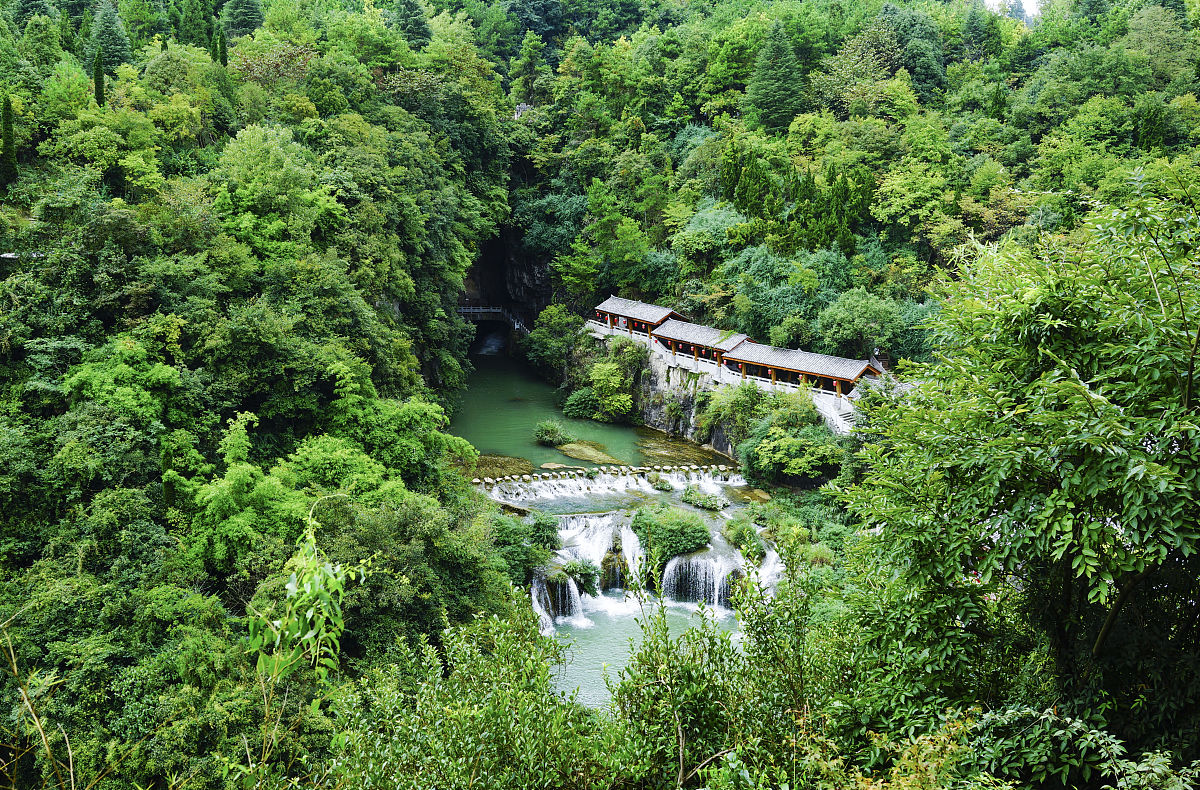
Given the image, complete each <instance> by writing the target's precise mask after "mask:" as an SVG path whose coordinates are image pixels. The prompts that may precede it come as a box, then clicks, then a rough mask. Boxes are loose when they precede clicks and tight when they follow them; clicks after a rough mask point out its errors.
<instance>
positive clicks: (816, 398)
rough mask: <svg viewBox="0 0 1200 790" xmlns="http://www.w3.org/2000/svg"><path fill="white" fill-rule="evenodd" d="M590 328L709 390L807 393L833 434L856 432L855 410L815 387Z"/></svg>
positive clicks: (624, 332) (595, 325) (637, 336)
mask: <svg viewBox="0 0 1200 790" xmlns="http://www.w3.org/2000/svg"><path fill="white" fill-rule="evenodd" d="M587 328H588V331H590V332H591V333H592V336H593V337H596V338H605V337H611V336H615V335H620V336H622V337H627V338H629V339H631V340H633V341H634V342H637V343H641V344H642V345H643V346H646V347H647V348H649V349H650V353H651V354H654V355H655V356H656V357H658V358H659V359H660V360H662V361H663V362H665V363H666V365H667V366H668V367H672V368H677V369H679V370H686V371H689V372H692V373H700V374H703V375H702V377H701V379H700V381H701V385H702V386H704V387H705V388H706V389H716V388H717V387H719V386H721V385H722V384H729V385H732V386H735V387H736V386H737V385H739V384H742V383H743V382H747V381H748V382H750V383H752V384H754V385H755V386H756V387H758V388H759V389H761V390H764V391H766V392H801V391H803V392H806V393H808V395H809V396H810V397H812V400H813V405H815V406H816V407H817V411H818V412H820V413H821V418H822V419H824V420H825V424H826V425H828V426H829V429H830V430H831V431H833V432H834V433H840V434H847V433H850V431H851V430H853V429H854V406H853V404H852V403H851V402H850V400H849V399H848V398H846V397H845V396H843V395H838V394H836V393H833V392H827V391H826V390H819V389H815V388H813V387H804V386H800V385H796V384H785V383H783V382H781V381H776V382H772V381H771V380H770V379H768V378H762V377H760V376H742V375H741V374H738V373H735V372H733V371H732V370H730V369H729V368H727V367H725V366H724V365H718V364H717V363H716V362H713V361H712V360H708V359H694V358H692V357H689V356H687V355H686V354H672V353H671V352H670V351H667V350H666V349H664V348H663V347H662V346H660V345H658V344H657V343H654V342H653V341H652V340H651V339H650V336H649V335H647V334H646V333H645V332H633V331H630V330H628V329H618V328H615V327H614V328H609V326H608V325H607V324H603V323H601V322H599V321H592V320H589V321H588V322H587Z"/></svg>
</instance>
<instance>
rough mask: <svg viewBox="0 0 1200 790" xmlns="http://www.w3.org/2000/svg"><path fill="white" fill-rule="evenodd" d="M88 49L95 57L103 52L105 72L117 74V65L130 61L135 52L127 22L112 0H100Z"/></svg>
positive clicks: (102, 60)
mask: <svg viewBox="0 0 1200 790" xmlns="http://www.w3.org/2000/svg"><path fill="white" fill-rule="evenodd" d="M88 51H89V52H90V53H91V54H92V58H93V59H95V57H96V55H98V54H102V58H101V63H102V64H103V69H104V73H105V74H115V73H116V71H117V66H120V65H121V64H122V63H128V62H129V60H130V58H131V57H132V56H133V53H132V51H131V49H130V46H129V36H128V35H127V34H126V33H125V24H124V23H123V22H121V17H119V16H118V15H117V9H116V8H115V7H114V6H113V4H112V3H111V2H110V0H100V2H99V3H98V4H97V6H96V13H95V15H94V17H93V19H92V40H91V45H90V46H89V47H88Z"/></svg>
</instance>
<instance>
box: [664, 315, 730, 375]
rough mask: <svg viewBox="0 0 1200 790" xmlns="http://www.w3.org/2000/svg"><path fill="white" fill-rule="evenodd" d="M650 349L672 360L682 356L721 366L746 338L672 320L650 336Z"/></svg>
mask: <svg viewBox="0 0 1200 790" xmlns="http://www.w3.org/2000/svg"><path fill="white" fill-rule="evenodd" d="M650 337H651V338H652V342H651V346H652V347H654V348H659V349H662V350H664V351H669V352H670V353H671V355H672V356H678V355H679V354H683V355H684V356H687V357H691V358H692V359H693V360H706V361H708V362H712V363H713V364H715V365H721V364H722V363H723V361H724V358H725V355H726V354H727V353H728V352H729V351H731V350H732V349H735V348H737V347H738V346H740V345H742V344H743V343H746V342H749V338H748V337H747V336H746V335H743V334H740V333H737V332H726V331H723V330H720V329H713V328H712V327H711V326H701V325H700V324H689V323H688V322H687V321H680V320H678V319H675V318H672V319H669V320H667V321H664V322H663V323H662V325H661V326H659V327H658V328H657V329H654V330H653V331H651V332H650Z"/></svg>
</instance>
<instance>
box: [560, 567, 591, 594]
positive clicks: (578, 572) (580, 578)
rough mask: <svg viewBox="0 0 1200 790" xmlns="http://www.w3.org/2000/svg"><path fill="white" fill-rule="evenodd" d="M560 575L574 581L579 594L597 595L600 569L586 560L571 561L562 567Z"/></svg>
mask: <svg viewBox="0 0 1200 790" xmlns="http://www.w3.org/2000/svg"><path fill="white" fill-rule="evenodd" d="M561 573H562V574H563V575H564V576H568V577H570V578H571V579H574V580H575V584H576V586H578V587H579V592H581V593H585V594H587V595H599V594H600V590H599V587H598V584H599V582H600V569H599V568H597V567H596V566H595V565H593V564H592V563H590V562H588V561H587V560H571V561H570V562H568V563H566V564H565V565H563V566H562V569H561Z"/></svg>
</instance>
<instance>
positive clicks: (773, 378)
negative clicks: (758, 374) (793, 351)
mask: <svg viewBox="0 0 1200 790" xmlns="http://www.w3.org/2000/svg"><path fill="white" fill-rule="evenodd" d="M771 384H772V385H774V384H775V368H771Z"/></svg>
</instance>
